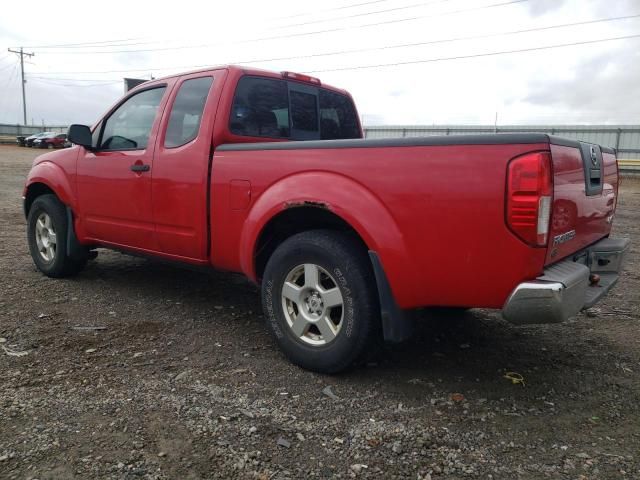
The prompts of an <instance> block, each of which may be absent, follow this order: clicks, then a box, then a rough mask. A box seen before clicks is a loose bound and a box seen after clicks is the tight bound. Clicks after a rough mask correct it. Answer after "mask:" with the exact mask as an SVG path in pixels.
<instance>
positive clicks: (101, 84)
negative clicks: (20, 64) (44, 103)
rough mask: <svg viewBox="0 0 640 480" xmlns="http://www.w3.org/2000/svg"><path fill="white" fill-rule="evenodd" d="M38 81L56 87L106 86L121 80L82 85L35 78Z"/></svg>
mask: <svg viewBox="0 0 640 480" xmlns="http://www.w3.org/2000/svg"><path fill="white" fill-rule="evenodd" d="M35 81H36V82H38V83H44V84H47V85H54V86H57V87H106V86H107V85H115V84H116V83H122V80H113V81H108V82H106V81H105V82H100V83H89V84H84V85H79V84H77V83H60V82H56V81H52V80H43V79H40V78H36V79H35Z"/></svg>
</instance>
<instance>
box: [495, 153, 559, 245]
mask: <svg viewBox="0 0 640 480" xmlns="http://www.w3.org/2000/svg"><path fill="white" fill-rule="evenodd" d="M552 194H553V178H552V172H551V154H550V153H549V152H536V153H529V154H526V155H523V156H521V157H518V158H514V159H513V160H511V162H509V167H508V172H507V214H506V217H507V219H506V220H507V225H508V227H509V229H511V231H512V232H513V233H515V234H516V235H517V236H518V237H519V238H521V239H522V240H523V241H525V242H526V243H528V244H529V245H531V246H535V247H544V246H545V245H546V244H547V240H548V238H549V219H550V217H551V200H552Z"/></svg>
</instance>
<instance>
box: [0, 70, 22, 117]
mask: <svg viewBox="0 0 640 480" xmlns="http://www.w3.org/2000/svg"><path fill="white" fill-rule="evenodd" d="M12 67H13V70H12V71H11V73H10V74H9V78H8V80H7V82H6V83H5V84H4V87H3V88H2V90H0V91H2V92H5V93H6V95H5V96H3V97H2V99H0V112H1V111H3V110H4V106H5V103H6V101H7V98H9V97H10V94H9V87H10V86H11V83H12V82H13V79H14V78H15V76H16V72H17V71H18V63H14V64H13V65H12Z"/></svg>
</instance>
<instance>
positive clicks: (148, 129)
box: [77, 84, 170, 251]
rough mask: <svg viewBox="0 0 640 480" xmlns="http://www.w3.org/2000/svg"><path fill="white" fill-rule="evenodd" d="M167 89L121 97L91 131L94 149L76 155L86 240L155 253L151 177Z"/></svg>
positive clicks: (81, 213)
mask: <svg viewBox="0 0 640 480" xmlns="http://www.w3.org/2000/svg"><path fill="white" fill-rule="evenodd" d="M169 90H170V87H169V86H168V85H166V84H163V85H157V86H153V87H150V88H148V89H145V90H142V91H140V92H136V93H134V94H133V95H131V96H129V97H127V98H126V99H125V100H124V101H123V102H122V103H121V104H120V105H119V106H118V107H116V108H115V109H114V110H113V111H112V112H111V113H110V114H109V115H108V116H107V117H105V118H104V119H103V120H102V121H101V122H100V124H99V125H98V127H97V128H96V130H95V131H94V134H93V136H94V139H95V141H94V144H95V146H96V148H95V150H94V151H89V150H86V149H82V152H81V153H80V155H79V156H78V164H77V194H78V205H79V212H78V213H79V220H80V222H81V223H82V225H83V227H84V230H85V232H86V235H87V237H88V238H90V239H93V240H96V241H99V242H102V243H106V244H111V245H114V246H123V247H132V248H135V249H140V250H150V251H154V250H157V245H156V238H155V234H154V224H153V210H152V207H151V178H152V177H151V176H152V172H153V153H154V147H155V139H156V135H157V131H158V125H159V123H160V116H161V113H162V110H163V108H164V105H165V103H166V98H167V97H168V95H167V92H168V91H169Z"/></svg>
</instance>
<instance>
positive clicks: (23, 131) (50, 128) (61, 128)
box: [0, 123, 69, 137]
mask: <svg viewBox="0 0 640 480" xmlns="http://www.w3.org/2000/svg"><path fill="white" fill-rule="evenodd" d="M68 128H69V126H68V125H18V124H10V123H0V136H2V137H16V136H17V135H33V134H34V133H40V132H59V133H66V132H67V129H68Z"/></svg>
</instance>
